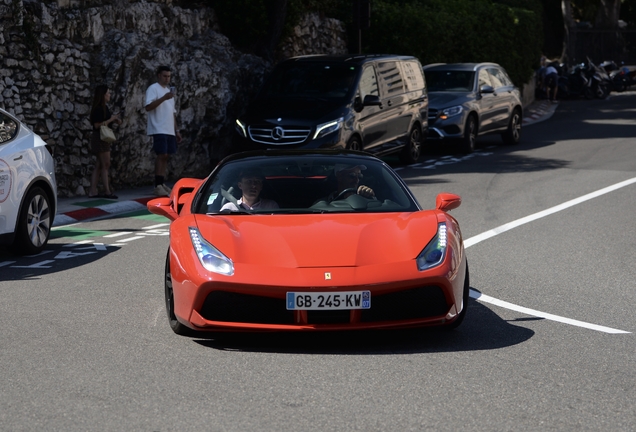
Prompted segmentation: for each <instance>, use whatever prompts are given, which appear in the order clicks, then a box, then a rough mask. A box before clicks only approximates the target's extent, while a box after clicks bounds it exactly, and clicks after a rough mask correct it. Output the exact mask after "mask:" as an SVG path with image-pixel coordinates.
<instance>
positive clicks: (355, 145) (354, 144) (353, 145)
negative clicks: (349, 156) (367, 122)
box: [347, 136, 362, 151]
mask: <svg viewBox="0 0 636 432" xmlns="http://www.w3.org/2000/svg"><path fill="white" fill-rule="evenodd" d="M347 149H348V150H357V151H362V143H361V142H360V138H358V137H357V136H355V137H353V138H351V139H350V140H349V144H348V145H347Z"/></svg>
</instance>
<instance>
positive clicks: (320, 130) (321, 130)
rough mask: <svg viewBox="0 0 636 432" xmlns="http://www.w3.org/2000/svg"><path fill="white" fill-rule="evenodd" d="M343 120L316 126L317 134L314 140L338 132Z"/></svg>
mask: <svg viewBox="0 0 636 432" xmlns="http://www.w3.org/2000/svg"><path fill="white" fill-rule="evenodd" d="M343 120H344V119H343V118H342V117H340V118H339V119H337V120H334V121H330V122H327V123H323V124H321V125H318V126H316V133H315V134H314V139H317V138H322V137H324V136H325V135H329V134H330V133H332V132H335V131H337V130H338V129H340V128H341V127H342V122H343Z"/></svg>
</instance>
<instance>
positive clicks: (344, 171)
mask: <svg viewBox="0 0 636 432" xmlns="http://www.w3.org/2000/svg"><path fill="white" fill-rule="evenodd" d="M365 169H367V167H366V166H365V165H354V166H350V165H345V164H336V166H335V167H334V169H333V172H334V174H335V175H336V180H337V181H338V189H337V190H336V191H334V192H332V193H331V194H329V196H328V197H327V198H326V201H327V202H328V203H330V202H331V201H333V200H335V199H336V198H337V199H345V198H347V197H349V196H351V195H353V194H358V195H360V196H363V197H365V198H375V192H373V189H371V188H370V187H369V186H364V185H359V183H360V179H361V178H362V177H363V175H362V171H364V170H365Z"/></svg>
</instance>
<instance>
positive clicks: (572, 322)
mask: <svg viewBox="0 0 636 432" xmlns="http://www.w3.org/2000/svg"><path fill="white" fill-rule="evenodd" d="M470 296H471V297H472V298H474V299H476V300H479V301H482V302H484V303H490V304H494V305H495V306H499V307H502V308H506V309H510V310H513V311H517V312H521V313H522V314H525V315H532V316H536V317H540V318H545V319H548V320H552V321H558V322H562V323H565V324H570V325H573V326H577V327H583V328H588V329H591V330H596V331H600V332H603V333H611V334H623V333H630V332H628V331H624V330H617V329H613V328H611V327H604V326H600V325H596V324H590V323H586V322H584V321H578V320H574V319H570V318H564V317H561V316H558V315H553V314H549V313H545V312H541V311H538V310H534V309H529V308H527V307H523V306H518V305H516V304H513V303H508V302H507V301H503V300H499V299H496V298H494V297H490V296H487V295H485V294H482V293H480V292H479V291H477V290H474V289H471V290H470Z"/></svg>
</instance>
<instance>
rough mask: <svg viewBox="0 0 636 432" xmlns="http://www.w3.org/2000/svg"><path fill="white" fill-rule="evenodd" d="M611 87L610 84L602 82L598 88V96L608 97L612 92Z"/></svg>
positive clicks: (601, 97) (600, 97)
mask: <svg viewBox="0 0 636 432" xmlns="http://www.w3.org/2000/svg"><path fill="white" fill-rule="evenodd" d="M610 91H611V90H610V87H609V85H607V84H605V83H602V84H599V85H598V88H597V89H596V97H597V98H599V99H607V97H608V96H609V94H610Z"/></svg>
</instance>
